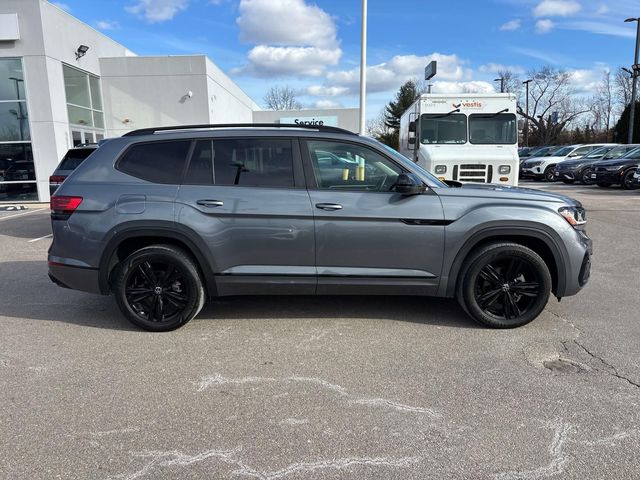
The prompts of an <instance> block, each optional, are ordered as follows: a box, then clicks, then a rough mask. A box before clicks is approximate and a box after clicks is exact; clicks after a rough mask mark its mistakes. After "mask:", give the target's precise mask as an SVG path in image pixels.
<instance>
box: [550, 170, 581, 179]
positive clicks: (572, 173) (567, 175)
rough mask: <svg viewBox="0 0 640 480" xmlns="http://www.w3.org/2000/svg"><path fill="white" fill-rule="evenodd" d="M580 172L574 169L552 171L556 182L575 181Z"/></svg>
mask: <svg viewBox="0 0 640 480" xmlns="http://www.w3.org/2000/svg"><path fill="white" fill-rule="evenodd" d="M579 175H580V171H579V170H578V169H576V168H567V169H563V170H558V169H556V170H554V172H553V177H554V178H555V179H556V180H577V179H578V176H579Z"/></svg>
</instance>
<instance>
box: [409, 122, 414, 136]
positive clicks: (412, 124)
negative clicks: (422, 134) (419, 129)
mask: <svg viewBox="0 0 640 480" xmlns="http://www.w3.org/2000/svg"><path fill="white" fill-rule="evenodd" d="M409 131H410V132H414V133H415V131H416V121H415V120H414V121H412V122H409Z"/></svg>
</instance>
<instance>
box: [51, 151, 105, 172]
mask: <svg viewBox="0 0 640 480" xmlns="http://www.w3.org/2000/svg"><path fill="white" fill-rule="evenodd" d="M95 151H96V149H95V148H74V149H72V150H69V151H68V152H67V154H66V155H65V156H64V157H63V159H62V161H61V162H60V165H59V166H58V169H59V170H75V169H76V168H78V165H80V164H81V163H82V162H84V160H85V158H87V157H88V156H89V155H91V154H92V153H93V152H95Z"/></svg>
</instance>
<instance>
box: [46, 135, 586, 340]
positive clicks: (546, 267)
mask: <svg viewBox="0 0 640 480" xmlns="http://www.w3.org/2000/svg"><path fill="white" fill-rule="evenodd" d="M51 218H52V224H53V243H52V245H51V248H50V250H49V257H48V260H49V276H50V278H51V279H52V280H53V281H54V282H55V283H57V284H58V285H60V286H63V287H68V288H73V289H77V290H83V291H87V292H92V293H99V294H105V295H106V294H109V293H113V294H114V295H115V297H116V301H117V303H118V306H119V307H120V309H121V311H122V313H123V314H124V315H125V316H126V317H127V318H128V319H129V320H130V321H131V322H133V323H134V324H136V325H138V326H140V327H142V328H144V329H147V330H153V331H164V330H172V329H175V328H177V327H180V326H181V325H184V324H185V323H187V322H188V321H189V320H191V319H192V318H193V317H195V316H196V315H197V314H198V312H200V310H201V308H202V306H203V305H204V303H205V300H206V299H207V298H208V297H212V296H226V295H264V294H270V295H361V294H365V295H424V296H437V297H456V298H457V299H458V301H459V302H460V304H461V306H462V308H463V309H464V310H465V311H466V312H467V313H468V314H469V315H470V316H471V317H472V318H474V319H475V320H477V321H479V322H481V323H483V324H485V325H488V326H491V327H499V328H508V327H517V326H520V325H524V324H526V323H528V322H530V321H531V320H533V319H534V318H536V317H537V316H538V315H539V314H540V312H541V311H542V310H543V309H544V307H545V305H546V303H547V301H548V298H549V295H550V293H553V295H554V296H555V297H557V298H558V299H560V298H561V297H564V296H568V295H574V294H576V293H577V292H578V291H579V290H580V289H581V288H582V286H583V285H584V284H585V283H586V282H587V280H588V278H589V272H590V265H591V261H590V257H591V240H590V239H589V237H588V236H587V234H586V233H585V231H584V228H585V222H586V219H585V212H584V209H583V208H582V206H581V205H580V203H579V202H577V201H575V200H572V199H570V198H567V197H562V196H559V195H554V194H550V193H546V192H541V191H536V190H525V189H518V188H509V187H505V186H497V185H475V184H466V185H461V184H458V183H455V182H451V183H450V184H444V183H442V182H440V181H439V180H438V179H437V178H435V177H434V176H433V175H431V174H430V173H428V172H426V171H425V170H423V169H422V168H420V167H419V166H418V165H416V164H414V163H412V162H411V161H410V160H407V159H406V158H405V157H403V156H402V155H400V154H398V153H397V152H396V151H394V150H392V149H390V148H388V147H386V146H384V145H382V144H381V143H378V142H377V141H375V140H373V139H370V138H364V137H361V136H358V135H355V134H353V133H350V132H347V131H345V130H342V129H338V128H335V127H326V126H325V127H322V126H313V127H302V126H299V125H268V126H266V125H242V126H240V125H196V126H185V127H163V128H155V129H144V130H137V131H133V132H130V133H128V134H126V135H125V136H123V137H122V138H116V139H113V140H111V141H109V142H107V143H106V144H104V145H103V146H101V147H100V148H99V149H97V150H96V152H95V153H94V154H93V155H91V156H90V157H89V158H87V160H85V161H84V162H83V163H82V164H81V165H80V166H79V167H78V168H77V169H76V170H75V171H73V173H71V175H70V176H69V177H68V179H67V180H66V181H65V182H64V184H62V186H61V187H60V188H59V189H58V191H57V192H56V194H55V195H54V196H53V197H52V199H51ZM425 315H428V312H427V311H425Z"/></svg>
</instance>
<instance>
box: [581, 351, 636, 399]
mask: <svg viewBox="0 0 640 480" xmlns="http://www.w3.org/2000/svg"><path fill="white" fill-rule="evenodd" d="M573 343H575V344H576V345H577V346H578V347H580V348H581V349H582V350H583V351H584V352H585V353H587V355H589V356H590V357H592V358H595V359H596V360H599V361H600V363H602V365H604V366H605V367H607V368H608V369H609V370H611V371H606V370H601V369H596V370H598V371H600V372H605V373H607V374H609V375H611V376H613V377H616V378H619V379H620V380H626V381H627V382H629V384H631V385H633V386H634V387H636V388H640V384H638V383H636V382H634V381H633V380H631V379H630V378H628V377H625V376H624V375H620V373H618V369H617V368H616V367H615V366H613V365H611V364H610V363H609V362H607V361H606V360H605V359H603V358H602V357H601V356H599V355H596V354H595V353H592V352H591V351H590V350H589V349H588V348H587V347H585V346H584V345H583V344H582V343H580V342H578V340H576V339H574V340H573Z"/></svg>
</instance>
